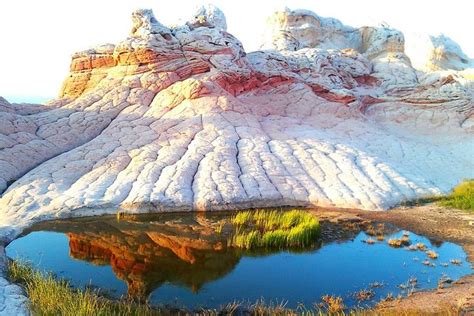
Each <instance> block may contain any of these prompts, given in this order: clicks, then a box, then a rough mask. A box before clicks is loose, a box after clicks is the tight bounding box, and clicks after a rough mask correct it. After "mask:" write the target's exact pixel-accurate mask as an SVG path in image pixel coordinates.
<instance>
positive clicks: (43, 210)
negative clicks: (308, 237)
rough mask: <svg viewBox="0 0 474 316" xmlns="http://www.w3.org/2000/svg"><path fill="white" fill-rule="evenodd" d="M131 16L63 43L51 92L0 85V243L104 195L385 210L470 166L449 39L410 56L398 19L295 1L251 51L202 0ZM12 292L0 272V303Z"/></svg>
mask: <svg viewBox="0 0 474 316" xmlns="http://www.w3.org/2000/svg"><path fill="white" fill-rule="evenodd" d="M132 22H133V26H132V30H131V32H130V35H129V37H128V38H126V39H125V40H123V41H122V42H120V43H117V44H104V45H101V46H97V47H94V48H91V49H88V50H85V51H82V52H78V53H76V54H74V55H73V57H72V62H71V69H70V74H69V75H68V77H67V78H66V80H65V82H64V84H63V87H62V89H61V91H60V95H59V98H58V99H56V100H53V101H51V102H49V103H48V104H46V105H31V104H10V103H8V102H7V101H6V100H5V99H3V98H0V193H2V192H3V195H2V197H1V198H0V237H1V239H2V240H3V242H4V243H8V242H9V241H10V240H12V239H13V238H15V237H16V236H17V235H18V234H19V233H20V232H21V231H22V229H24V228H25V227H26V226H28V225H31V224H32V223H33V222H36V221H40V220H46V219H52V218H58V217H74V216H83V215H93V214H103V213H114V212H116V211H117V209H122V210H127V211H129V212H150V211H172V210H173V211H176V210H186V211H192V210H225V209H238V208H252V207H271V206H288V205H295V206H311V205H317V206H322V207H340V208H359V209H366V210H384V209H388V208H390V207H393V206H395V205H397V204H398V203H400V202H401V201H404V200H410V199H415V198H419V197H423V196H427V195H434V194H442V193H446V192H448V191H449V190H451V189H452V187H453V186H455V185H456V184H457V183H458V182H459V181H461V180H462V179H465V178H473V177H474V159H473V157H474V138H473V134H474V114H473V113H474V103H473V101H472V98H473V90H472V88H473V87H474V85H473V83H472V80H469V74H471V73H473V70H472V68H473V66H472V60H470V59H468V58H467V57H466V56H465V55H464V53H462V51H460V48H459V46H457V44H455V43H452V42H450V40H449V39H446V38H432V39H431V42H430V43H432V45H431V46H429V45H427V46H426V47H428V48H427V49H426V50H425V51H424V54H425V55H426V56H428V57H427V58H428V59H427V60H423V61H419V60H417V63H418V64H420V65H423V67H424V68H425V70H426V68H429V70H427V71H426V72H422V71H419V70H417V69H415V68H413V67H412V64H411V61H410V58H409V57H408V56H407V54H406V53H405V50H404V44H405V42H404V36H403V34H402V33H401V32H399V31H397V30H393V29H389V28H387V27H384V26H381V27H363V28H359V29H356V28H352V27H349V26H345V25H343V24H342V23H341V22H339V21H338V20H335V19H329V18H321V17H319V16H317V15H316V14H314V13H312V12H309V11H304V10H297V11H289V10H287V11H283V12H277V13H275V15H274V16H272V17H271V18H270V19H269V27H268V34H267V37H266V40H265V43H264V44H263V45H262V49H263V50H261V51H257V52H251V53H246V52H245V51H244V49H243V46H242V44H241V43H240V42H239V40H238V39H236V38H235V37H234V36H232V35H231V34H229V33H228V32H227V30H226V29H227V23H226V19H225V16H224V14H223V13H222V12H221V11H220V10H219V9H217V8H215V7H213V6H205V7H202V8H200V9H199V10H198V11H197V12H196V14H195V15H194V16H192V17H191V18H190V19H189V21H188V22H186V23H185V24H184V25H182V26H177V27H172V28H169V27H167V26H164V25H162V24H161V23H160V22H158V20H157V19H156V18H155V17H154V16H153V13H152V11H151V10H145V9H141V10H137V11H135V12H133V14H132ZM426 65H428V66H426ZM453 65H454V66H453ZM3 257H4V256H3ZM0 266H5V264H4V263H2V264H0ZM25 300H26V299H25V297H24V296H23V295H22V294H21V291H20V289H19V288H18V287H17V286H15V285H11V284H9V283H8V281H6V280H5V279H4V278H3V277H0V314H8V315H12V314H21V313H24V314H26V313H27V310H26V308H25Z"/></svg>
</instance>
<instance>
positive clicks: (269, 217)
mask: <svg viewBox="0 0 474 316" xmlns="http://www.w3.org/2000/svg"><path fill="white" fill-rule="evenodd" d="M231 223H232V225H234V227H236V232H235V234H234V236H233V237H232V242H231V244H232V245H233V246H234V247H238V248H244V249H255V248H272V249H275V248H276V249H280V248H288V247H307V246H310V245H312V244H313V243H314V242H315V239H316V238H317V237H318V236H319V234H320V226H319V221H318V219H317V218H316V217H314V216H313V215H311V214H309V213H308V212H305V211H302V210H292V211H288V212H282V211H273V210H256V211H244V212H239V213H237V214H236V215H235V216H234V217H232V218H231Z"/></svg>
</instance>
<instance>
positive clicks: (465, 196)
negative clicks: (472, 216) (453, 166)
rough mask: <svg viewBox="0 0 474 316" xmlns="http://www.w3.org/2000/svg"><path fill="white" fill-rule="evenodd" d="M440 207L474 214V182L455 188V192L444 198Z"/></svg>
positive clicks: (467, 182)
mask: <svg viewBox="0 0 474 316" xmlns="http://www.w3.org/2000/svg"><path fill="white" fill-rule="evenodd" d="M438 203H439V204H440V205H443V206H447V207H453V208H458V209H462V210H468V211H471V212H474V180H472V179H471V180H466V181H464V182H462V183H461V184H459V185H458V186H457V187H455V188H454V190H453V192H452V193H451V194H449V195H448V196H446V197H444V198H442V199H441V200H440V201H439V202H438Z"/></svg>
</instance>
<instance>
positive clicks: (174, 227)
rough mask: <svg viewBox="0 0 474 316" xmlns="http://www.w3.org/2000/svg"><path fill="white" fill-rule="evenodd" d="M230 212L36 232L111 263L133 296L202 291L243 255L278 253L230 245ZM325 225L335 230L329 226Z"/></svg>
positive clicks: (77, 222) (57, 225)
mask: <svg viewBox="0 0 474 316" xmlns="http://www.w3.org/2000/svg"><path fill="white" fill-rule="evenodd" d="M229 216H230V214H225V213H223V214H218V215H216V214H213V215H212V214H211V215H207V214H201V213H198V214H180V215H179V216H176V214H154V215H136V216H133V215H126V216H122V218H115V217H111V216H107V217H101V218H84V219H74V220H61V221H53V222H46V223H42V224H38V225H36V226H35V227H34V229H32V230H48V231H55V232H63V233H65V234H66V235H67V236H68V239H69V248H70V250H69V254H70V256H71V257H72V258H75V259H79V260H84V261H88V262H91V263H93V264H95V265H110V266H111V267H112V269H113V271H114V273H115V275H116V276H117V277H118V278H119V279H121V280H123V281H125V282H126V284H127V287H128V294H129V295H130V296H132V297H135V298H138V299H145V298H147V296H148V295H149V294H150V293H151V292H152V291H153V290H154V289H156V288H158V287H160V285H162V284H164V283H167V282H168V283H172V284H175V285H183V286H186V287H188V288H190V289H191V290H192V291H193V292H197V291H199V289H200V288H201V287H202V286H203V285H204V284H205V283H207V282H210V281H213V280H217V279H219V278H221V277H223V276H224V275H226V274H227V273H229V272H230V271H232V269H233V268H234V267H235V266H236V265H237V263H238V262H239V260H240V258H241V257H242V256H261V255H268V254H271V253H275V252H278V250H275V251H269V250H262V251H248V250H242V249H236V248H233V247H230V246H229V240H230V239H231V237H232V233H233V228H232V227H231V225H226V226H224V228H223V229H222V231H220V229H219V226H220V225H222V222H223V220H225V219H227V218H228V217H229ZM323 225H326V228H327V231H331V228H329V227H328V225H329V224H327V223H326V224H323ZM220 228H222V227H220ZM219 231H220V232H219ZM334 231H337V232H338V234H337V236H335V235H333V234H327V233H326V234H324V233H323V238H324V239H325V240H326V241H332V240H334V239H344V240H347V239H350V238H354V236H355V235H356V234H357V233H358V232H359V228H358V227H356V226H354V227H351V228H350V229H348V228H346V229H345V230H343V231H341V230H340V229H334ZM218 232H219V233H218ZM341 232H343V233H341ZM320 246H321V242H319V243H316V244H315V245H314V246H313V247H311V248H309V249H298V250H294V251H298V252H300V251H308V250H314V249H316V248H318V247H320Z"/></svg>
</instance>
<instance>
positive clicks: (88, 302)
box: [8, 261, 160, 316]
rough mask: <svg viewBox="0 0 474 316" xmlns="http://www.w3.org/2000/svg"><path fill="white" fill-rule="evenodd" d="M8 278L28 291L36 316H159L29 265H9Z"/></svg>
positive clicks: (32, 309) (149, 310)
mask: <svg viewBox="0 0 474 316" xmlns="http://www.w3.org/2000/svg"><path fill="white" fill-rule="evenodd" d="M8 275H9V278H10V280H11V281H12V282H14V283H17V284H19V285H20V286H22V287H23V289H24V290H25V292H26V295H27V296H28V298H29V304H30V306H29V308H30V310H31V312H32V314H33V315H78V316H83V315H84V316H86V315H124V316H125V315H137V316H138V315H143V316H146V315H160V312H159V310H156V309H152V308H151V307H149V306H148V305H144V304H140V303H137V302H133V301H127V300H121V301H114V300H111V299H108V298H106V297H103V296H101V295H99V293H98V292H97V291H94V290H91V289H85V290H81V289H74V288H72V287H71V285H70V284H69V282H68V281H66V280H64V279H56V278H55V277H54V276H53V275H52V274H51V273H41V272H40V271H38V270H35V269H33V268H32V267H31V266H30V265H29V264H26V263H22V262H18V261H12V262H10V264H9V266H8Z"/></svg>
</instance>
